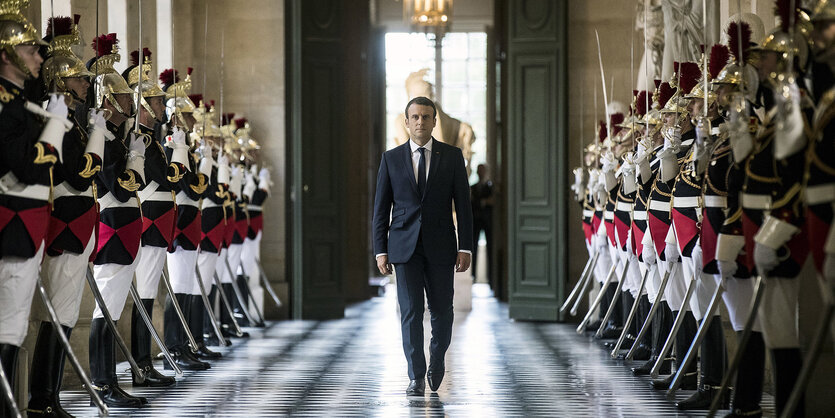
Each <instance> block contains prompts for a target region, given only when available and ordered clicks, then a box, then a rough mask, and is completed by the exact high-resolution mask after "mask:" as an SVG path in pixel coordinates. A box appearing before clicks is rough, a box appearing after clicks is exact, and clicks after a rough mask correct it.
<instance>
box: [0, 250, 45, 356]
mask: <svg viewBox="0 0 835 418" xmlns="http://www.w3.org/2000/svg"><path fill="white" fill-rule="evenodd" d="M43 251H44V244H43V243H41V246H40V249H39V250H38V252H37V254H35V256H34V257H32V258H21V257H5V258H3V259H0V343H2V344H11V345H15V346H18V347H20V345H21V344H23V339H24V338H26V331H27V330H28V328H29V313H30V311H31V309H32V296H34V295H35V284H36V283H37V282H38V273H39V270H40V267H41V258H43Z"/></svg>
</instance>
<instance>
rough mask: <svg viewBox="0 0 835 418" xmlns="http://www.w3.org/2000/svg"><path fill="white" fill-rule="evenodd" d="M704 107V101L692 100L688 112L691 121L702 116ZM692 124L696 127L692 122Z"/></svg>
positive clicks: (688, 105) (688, 104)
mask: <svg viewBox="0 0 835 418" xmlns="http://www.w3.org/2000/svg"><path fill="white" fill-rule="evenodd" d="M704 105H705V101H704V99H690V103H687V112H688V113H690V117H691V119H692V118H696V117H699V116H701V114H702V109H703V108H704ZM690 122H691V123H693V124H694V125H695V123H694V122H693V121H692V120H691V121H690Z"/></svg>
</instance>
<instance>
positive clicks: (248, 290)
mask: <svg viewBox="0 0 835 418" xmlns="http://www.w3.org/2000/svg"><path fill="white" fill-rule="evenodd" d="M240 268H241V274H243V276H244V277H245V278H246V280H244V286H246V294H247V295H249V300H250V301H251V302H252V306H253V307H254V308H255V315H257V316H258V322H257V323H256V325H257V326H264V317H263V316H262V315H261V311H259V310H258V303H256V302H255V296H253V295H252V287H250V286H249V277H250V276H249V275H248V274H246V269H244V263H241V265H240Z"/></svg>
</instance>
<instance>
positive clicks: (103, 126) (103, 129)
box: [84, 109, 116, 159]
mask: <svg viewBox="0 0 835 418" xmlns="http://www.w3.org/2000/svg"><path fill="white" fill-rule="evenodd" d="M88 120H89V123H88V126H89V134H88V135H87V136H88V139H87V147H86V148H85V149H84V153H86V154H93V155H97V156H98V157H99V158H101V159H104V141H105V140H107V141H110V140H112V139H115V138H116V137H115V136H114V135H113V134H112V133H110V131H108V130H107V122H105V120H104V111H103V110H96V109H90V117H89V119H88Z"/></svg>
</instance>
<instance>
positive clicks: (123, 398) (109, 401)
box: [90, 385, 148, 408]
mask: <svg viewBox="0 0 835 418" xmlns="http://www.w3.org/2000/svg"><path fill="white" fill-rule="evenodd" d="M93 390H95V391H96V392H97V393H98V394H99V397H100V398H101V400H102V401H103V402H104V404H105V405H107V406H110V407H113V408H139V407H141V406H142V405H144V404H146V403H148V400H147V399H145V398H142V397H139V396H133V395H130V394H128V393H127V392H125V391H123V390H122V388H120V387H119V386H118V385H113V386H110V385H104V386H94V387H93ZM143 400H144V401H145V402H143ZM90 406H96V404H95V403H93V400H92V399H91V400H90Z"/></svg>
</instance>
